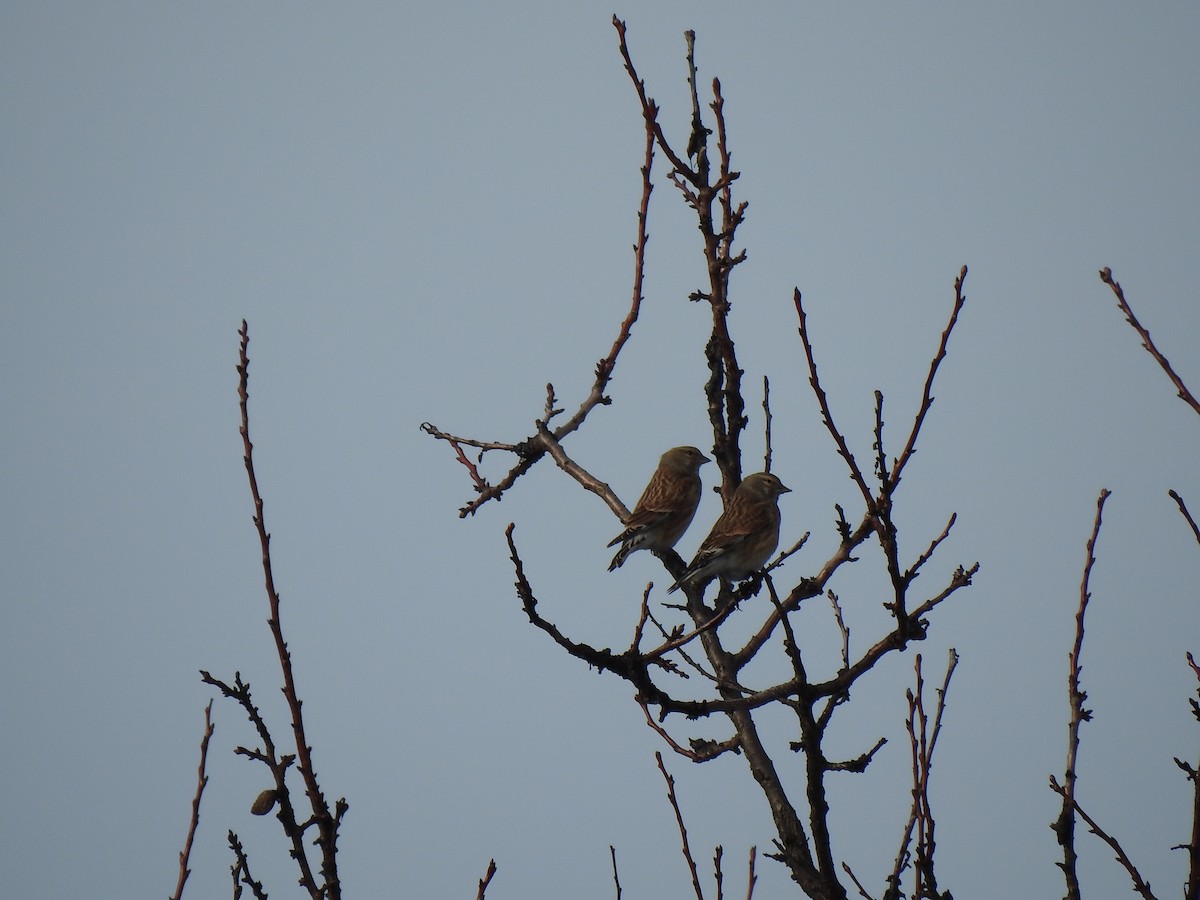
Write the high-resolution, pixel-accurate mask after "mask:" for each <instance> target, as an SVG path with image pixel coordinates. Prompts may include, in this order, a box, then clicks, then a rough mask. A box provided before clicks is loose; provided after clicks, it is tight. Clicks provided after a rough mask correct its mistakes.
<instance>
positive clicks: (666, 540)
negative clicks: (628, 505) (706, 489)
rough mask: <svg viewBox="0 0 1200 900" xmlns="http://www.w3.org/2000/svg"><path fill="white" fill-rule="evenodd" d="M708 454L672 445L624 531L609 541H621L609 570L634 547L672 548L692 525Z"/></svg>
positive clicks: (642, 548) (617, 564)
mask: <svg viewBox="0 0 1200 900" xmlns="http://www.w3.org/2000/svg"><path fill="white" fill-rule="evenodd" d="M706 462H708V457H707V456H705V455H704V454H703V453H701V452H700V451H699V450H697V449H696V448H695V447H673V448H671V449H670V450H668V451H667V452H666V453H664V454H663V455H662V458H661V459H660V460H659V461H658V468H657V469H655V470H654V474H653V475H652V476H650V483H649V484H647V485H646V490H644V491H642V496H641V499H640V500H638V502H637V506H635V507H634V508H633V512H632V513H631V514H630V516H629V519H628V521H626V522H625V530H624V531H622V532H621V533H620V534H618V535H617V536H616V537H615V538H613V539H612V540H611V541H609V542H608V546H610V547H611V546H613V545H614V544H620V545H621V549H619V550H618V551H617V555H616V556H614V557H613V559H612V562H611V563H610V564H609V566H608V571H610V572H611V571H612V570H613V569H616V568H619V567H620V566H621V564H622V563H624V562H625V558H626V557H627V556H629V554H630V553H633V552H634V551H635V550H670V549H671V548H672V547H674V546H675V542H676V541H678V540H679V538H680V537H682V536H683V533H684V532H685V531H687V527H688V526H689V525H691V524H692V516H694V515H695V514H696V506H697V505H698V504H699V503H700V467H701V466H702V465H704V464H705V463H706Z"/></svg>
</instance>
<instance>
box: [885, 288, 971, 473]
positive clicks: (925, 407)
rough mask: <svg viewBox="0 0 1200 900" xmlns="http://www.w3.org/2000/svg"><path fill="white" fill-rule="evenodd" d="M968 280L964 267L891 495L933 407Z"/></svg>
mask: <svg viewBox="0 0 1200 900" xmlns="http://www.w3.org/2000/svg"><path fill="white" fill-rule="evenodd" d="M966 280H967V267H966V266H963V267H962V269H961V270H960V271H959V273H958V278H956V279H955V280H954V308H953V309H952V310H951V312H950V321H949V322H948V323H947V324H946V330H945V331H943V332H942V340H941V342H940V343H939V344H938V349H937V353H935V354H934V356H933V361H932V362H931V363H930V364H929V374H928V375H927V376H926V377H925V388H924V390H923V391H922V392H921V405H920V408H919V409H918V410H917V415H916V416H915V417H914V419H913V425H912V431H910V432H909V434H908V441H907V442H906V443H905V445H904V449H903V450H902V451H901V452H900V456H898V457H897V458H896V462H895V464H894V465H893V466H892V474H891V476H890V478H889V479H888V493H889V494H890V493H891V492H892V491H894V490H895V488H896V486H897V485H898V484H900V473H901V472H902V471H903V470H904V467H905V466H906V465H908V461H909V459H911V458H912V455H913V453H914V452H915V451H916V449H917V436H918V435H919V434H920V433H921V426H922V425H923V424H924V423H925V416H926V414H927V413H928V412H929V408H930V407H931V406H933V380H934V378H935V377H936V376H937V371H938V366H940V365H941V363H942V360H943V359H945V358H946V347H947V346H948V345H949V343H950V333H951V332H952V331H954V326H955V324H956V323H957V322H958V314H959V312H961V311H962V308H963V304H964V303H966V301H967V296H966V294H964V293H963V285H964V283H965V282H966Z"/></svg>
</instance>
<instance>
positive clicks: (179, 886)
mask: <svg viewBox="0 0 1200 900" xmlns="http://www.w3.org/2000/svg"><path fill="white" fill-rule="evenodd" d="M213 729H214V726H213V721H212V701H211V700H209V701H208V706H206V707H204V736H203V737H202V738H200V766H199V769H198V771H197V773H196V795H195V796H194V797H193V798H192V818H191V822H190V823H189V824H188V831H187V838H186V839H185V840H184V843H183V850H182V851H180V853H179V880H178V881H177V882H176V883H175V893H174V894H172V895H171V900H180V898H181V897H183V886H184V884H185V883H186V882H187V880H188V876H189V875H191V874H192V870H191V869H189V868H188V860H189V859H190V858H191V855H192V841H193V840H195V838H196V828H197V827H199V825H200V798H201V797H203V796H204V788H205V787H206V786H207V785H208V776H207V775H206V774H204V767H205V762H206V760H207V759H208V740H209V738H211V737H212V736H213Z"/></svg>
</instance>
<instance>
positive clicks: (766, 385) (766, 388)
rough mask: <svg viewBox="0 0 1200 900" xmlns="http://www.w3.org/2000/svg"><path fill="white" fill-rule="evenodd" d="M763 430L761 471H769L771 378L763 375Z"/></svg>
mask: <svg viewBox="0 0 1200 900" xmlns="http://www.w3.org/2000/svg"><path fill="white" fill-rule="evenodd" d="M762 406H763V432H764V435H763V436H764V439H765V443H766V450H765V451H764V452H763V471H764V472H770V471H771V379H769V378H768V377H767V376H766V375H764V376H763V402H762Z"/></svg>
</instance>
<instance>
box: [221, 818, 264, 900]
mask: <svg viewBox="0 0 1200 900" xmlns="http://www.w3.org/2000/svg"><path fill="white" fill-rule="evenodd" d="M228 841H229V849H230V850H232V851H233V865H232V866H230V867H229V872H230V874H231V875H232V876H233V897H234V900H238V898H239V897H241V896H242V885H246V886H248V887H249V888H250V893H252V894H253V895H254V897H255V900H267V892H266V891H265V890H263V886H262V882H261V881H255V880H254V876H252V875H251V874H250V860H248V859H247V858H246V851H245V849H244V848H243V847H242V842H241V841H240V840H239V839H238V836H237V835H236V834H235V833H234V832H233V831H230V832H229V835H228Z"/></svg>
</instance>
